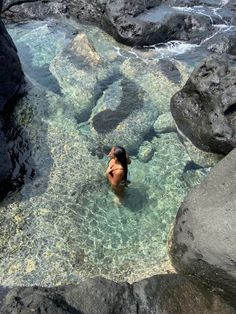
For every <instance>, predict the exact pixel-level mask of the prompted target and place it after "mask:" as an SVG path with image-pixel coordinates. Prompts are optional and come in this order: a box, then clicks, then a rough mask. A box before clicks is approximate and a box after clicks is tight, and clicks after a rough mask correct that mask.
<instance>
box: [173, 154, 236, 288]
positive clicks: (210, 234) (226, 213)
mask: <svg viewBox="0 0 236 314" xmlns="http://www.w3.org/2000/svg"><path fill="white" fill-rule="evenodd" d="M235 169H236V149H234V150H233V151H232V152H231V153H229V154H228V155H227V156H226V157H225V158H224V159H223V160H222V161H220V162H219V163H218V164H217V165H216V166H215V167H214V168H213V169H212V170H211V172H210V174H209V175H208V177H207V179H206V180H205V181H204V182H202V183H201V184H200V185H199V186H197V187H195V188H194V189H193V190H192V191H191V192H190V193H189V195H188V196H187V197H186V199H185V200H184V202H183V203H182V205H181V207H180V209H179V211H178V214H177V218H176V222H175V225H174V230H173V235H172V240H171V242H172V243H171V246H170V254H171V256H172V261H173V263H174V266H175V268H176V269H177V270H178V271H179V272H181V273H184V274H192V275H195V276H198V277H201V278H202V279H203V280H204V281H209V282H210V283H211V284H212V285H214V286H216V287H218V288H221V289H226V290H228V291H229V292H230V293H232V294H235V293H236V272H235V270H236V263H235V261H236V250H235V243H236V229H235V221H236V211H235V208H236V194H235V189H236V173H235Z"/></svg>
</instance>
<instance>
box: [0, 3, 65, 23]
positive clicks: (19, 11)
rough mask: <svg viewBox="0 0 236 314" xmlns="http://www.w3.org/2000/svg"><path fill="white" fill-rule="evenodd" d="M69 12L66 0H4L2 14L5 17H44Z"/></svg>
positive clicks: (15, 18) (17, 18) (19, 18)
mask: <svg viewBox="0 0 236 314" xmlns="http://www.w3.org/2000/svg"><path fill="white" fill-rule="evenodd" d="M66 12H67V5H66V1H64V0H54V1H46V2H45V1H40V0H33V1H32V0H24V1H20V2H19V1H17V0H3V7H2V16H3V17H4V18H9V19H14V20H20V21H21V20H22V19H29V18H31V19H44V18H45V17H46V16H56V15H57V16H58V15H61V14H63V13H66Z"/></svg>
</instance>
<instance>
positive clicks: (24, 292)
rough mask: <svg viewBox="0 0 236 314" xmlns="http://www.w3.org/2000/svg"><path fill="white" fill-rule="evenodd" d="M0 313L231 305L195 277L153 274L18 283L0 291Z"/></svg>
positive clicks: (171, 312) (185, 313) (228, 312)
mask: <svg viewBox="0 0 236 314" xmlns="http://www.w3.org/2000/svg"><path fill="white" fill-rule="evenodd" d="M1 292H2V293H1V295H0V297H1V301H2V307H1V313H2V314H8V313H9V314H10V313H15V314H17V313H29V312H37V313H42V314H44V313H50V314H53V313H55V314H61V313H74V314H80V313H84V314H100V313H123V314H133V313H137V312H139V313H157V314H159V313H160V314H162V313H167V314H175V313H181V314H189V313H193V314H199V313H204V314H215V313H224V314H233V313H235V310H234V308H233V307H232V306H231V305H229V304H227V303H226V302H225V301H224V299H223V298H222V297H220V296H219V295H217V294H213V293H212V292H210V290H208V289H207V288H205V287H204V286H203V285H202V284H200V283H199V281H197V280H196V279H193V278H189V277H186V276H181V275H163V276H154V277H151V278H148V279H145V280H142V281H140V282H137V283H135V284H133V285H129V284H127V283H115V282H112V281H109V280H106V279H104V278H101V277H97V278H94V279H88V280H86V281H83V282H81V283H80V284H79V285H77V286H76V285H71V286H61V287H55V288H42V287H28V288H24V287H19V288H13V289H11V290H10V291H9V292H8V289H6V290H4V289H2V291H1Z"/></svg>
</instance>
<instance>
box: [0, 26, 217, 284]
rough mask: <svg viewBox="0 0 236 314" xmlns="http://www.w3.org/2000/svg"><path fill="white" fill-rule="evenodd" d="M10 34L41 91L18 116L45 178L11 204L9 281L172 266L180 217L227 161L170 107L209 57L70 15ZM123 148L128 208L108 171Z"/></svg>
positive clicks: (131, 273) (61, 279) (5, 251)
mask: <svg viewBox="0 0 236 314" xmlns="http://www.w3.org/2000/svg"><path fill="white" fill-rule="evenodd" d="M8 31H9V33H10V35H11V37H12V38H13V40H14V42H15V44H16V46H17V48H18V53H19V56H20V58H21V61H22V64H23V68H24V71H25V73H26V76H27V79H28V89H29V90H28V95H27V96H26V97H24V98H23V99H22V100H21V102H20V104H19V105H18V106H17V108H16V111H15V119H16V122H17V125H18V127H19V130H21V132H22V141H23V138H24V136H27V139H28V140H27V141H28V142H29V143H30V145H28V144H27V145H21V146H20V151H19V159H20V158H21V154H22V155H23V154H25V151H26V150H27V149H28V148H27V147H28V146H30V159H28V160H30V161H28V164H26V168H27V167H28V168H29V169H33V172H34V173H35V174H34V177H33V179H30V178H29V177H27V175H26V176H25V185H24V187H23V188H22V189H21V190H20V191H16V192H14V193H12V194H9V196H8V197H7V198H6V199H5V201H4V202H3V203H2V205H1V210H0V219H1V231H0V232H1V236H0V239H1V243H0V268H1V272H0V279H1V282H2V285H13V284H14V285H35V284H36V285H44V286H45V285H59V284H69V283H75V282H78V281H79V280H80V279H82V278H85V277H92V276H95V275H102V276H104V277H107V278H110V279H114V280H117V281H126V280H127V281H129V282H133V281H136V280H138V279H141V278H144V277H146V276H149V275H153V274H157V273H161V272H164V271H165V270H166V268H168V257H167V236H168V232H169V229H170V226H171V224H172V222H173V220H174V218H175V215H176V212H177V210H178V208H179V206H180V204H181V202H182V200H183V198H184V196H185V195H186V194H187V192H188V191H189V188H190V187H191V186H192V185H194V184H197V183H199V182H200V181H201V180H202V178H203V177H204V175H205V174H206V173H207V172H208V171H209V169H210V167H211V166H212V165H214V164H215V162H216V160H217V158H216V157H215V156H213V155H209V154H205V153H201V152H200V151H198V150H197V149H196V148H194V147H193V146H192V145H191V144H190V143H189V142H187V141H183V140H182V141H181V139H180V138H179V136H178V135H177V133H176V130H175V127H174V125H173V121H172V118H171V115H170V110H169V101H170V98H171V97H172V95H173V94H174V93H175V92H177V91H178V90H179V89H180V88H181V87H182V86H183V85H184V83H185V82H186V79H187V78H188V76H189V73H190V72H191V71H192V69H193V66H194V65H196V60H199V59H201V58H203V57H204V54H202V51H201V53H199V54H198V53H196V51H195V50H193V49H195V48H196V47H194V46H191V45H187V44H183V43H172V44H171V43H169V44H167V45H166V46H163V47H160V48H159V49H157V48H156V49H146V50H142V51H141V50H136V49H132V48H130V47H126V46H123V45H121V44H118V43H117V42H115V41H114V40H113V39H112V38H111V37H110V36H108V35H107V34H105V33H104V32H102V31H101V30H99V29H98V28H96V27H92V26H83V25H78V24H76V25H75V24H73V22H70V21H54V20H49V21H43V22H42V21H34V22H32V21H31V22H29V23H21V24H9V25H8ZM178 47H179V49H178ZM188 49H189V52H190V53H189V55H188V56H189V58H187V57H185V55H184V53H186V50H188ZM199 49H200V48H199ZM193 51H195V52H194V56H195V57H196V58H192V56H193V54H192V53H193ZM164 56H166V59H163V57H164ZM194 60H195V61H194ZM116 144H119V145H122V146H124V147H125V148H127V150H128V152H129V153H130V155H131V158H132V163H131V165H130V167H129V169H130V173H131V181H132V183H131V185H130V186H129V188H128V189H127V191H126V195H125V198H124V201H123V203H122V204H121V203H119V201H118V200H117V198H116V196H115V195H114V193H113V192H112V191H111V188H110V187H109V185H108V184H107V181H106V178H105V169H106V165H107V162H108V158H107V157H106V152H107V151H108V148H109V147H111V146H112V145H116ZM16 145H18V143H16ZM16 171H17V164H16ZM26 173H27V171H26Z"/></svg>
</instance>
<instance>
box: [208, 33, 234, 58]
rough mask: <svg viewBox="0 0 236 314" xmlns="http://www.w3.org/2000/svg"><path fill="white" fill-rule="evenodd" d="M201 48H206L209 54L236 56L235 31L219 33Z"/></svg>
mask: <svg viewBox="0 0 236 314" xmlns="http://www.w3.org/2000/svg"><path fill="white" fill-rule="evenodd" d="M202 47H207V49H208V50H210V51H211V52H214V53H218V54H222V53H229V54H231V55H236V31H232V32H228V33H220V34H218V35H216V36H214V37H213V38H211V39H209V40H207V41H206V42H205V43H204V44H203V45H202Z"/></svg>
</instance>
